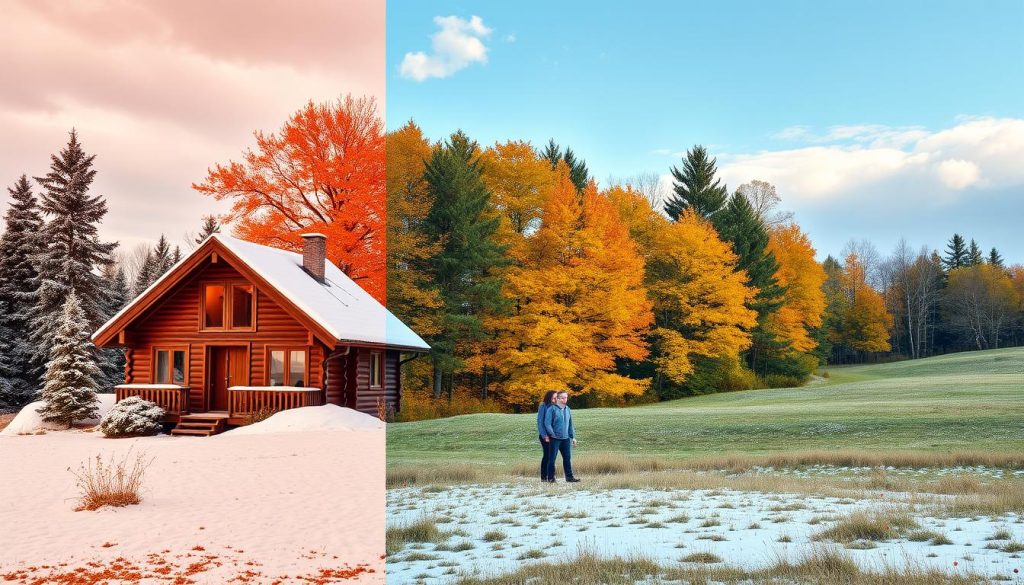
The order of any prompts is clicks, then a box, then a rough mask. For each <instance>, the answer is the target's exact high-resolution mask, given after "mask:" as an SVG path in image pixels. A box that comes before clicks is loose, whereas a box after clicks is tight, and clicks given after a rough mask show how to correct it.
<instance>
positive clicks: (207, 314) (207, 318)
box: [203, 284, 225, 329]
mask: <svg viewBox="0 0 1024 585" xmlns="http://www.w3.org/2000/svg"><path fill="white" fill-rule="evenodd" d="M203 290H204V294H203V305H204V309H205V310H204V311H203V314H204V318H203V319H204V320H203V327H205V328H207V329H213V328H220V327H223V326H224V305H225V303H224V285H223V284H208V285H206V286H205V287H204V289H203Z"/></svg>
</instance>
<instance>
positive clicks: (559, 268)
mask: <svg viewBox="0 0 1024 585" xmlns="http://www.w3.org/2000/svg"><path fill="white" fill-rule="evenodd" d="M643 278H644V262H643V258H642V257H641V256H640V255H639V253H638V252H637V248H636V245H635V244H634V243H633V241H632V240H631V239H630V237H629V232H628V230H627V229H626V227H625V226H624V225H623V224H622V221H621V219H620V217H619V214H618V210H617V209H616V207H615V206H614V204H612V202H610V201H609V200H608V199H607V198H606V197H604V196H602V195H601V194H599V193H598V192H597V188H596V186H595V185H594V184H593V183H591V184H590V185H589V186H588V187H587V188H586V189H584V191H583V194H582V197H580V196H579V195H578V194H577V191H576V187H575V185H574V184H573V182H572V180H571V179H570V177H569V169H568V167H566V166H565V165H564V164H560V166H559V168H558V176H557V184H556V185H555V187H554V189H553V190H552V191H551V194H550V197H549V198H548V200H547V202H546V203H545V205H544V207H543V211H542V219H541V224H540V227H539V229H538V230H537V231H536V232H535V233H533V234H531V235H529V236H528V237H526V238H525V244H524V247H523V250H522V256H521V258H520V262H519V265H518V266H517V267H515V268H513V269H511V270H509V273H508V275H507V280H506V289H505V295H506V296H507V297H508V299H509V300H510V302H511V303H512V304H513V306H514V308H513V309H512V314H511V315H510V316H508V317H507V318H506V319H504V320H502V321H501V322H500V327H501V329H500V331H499V332H498V337H499V340H500V341H499V342H498V346H497V350H496V352H495V356H494V358H495V363H496V364H497V367H498V369H499V371H500V372H501V373H502V374H504V375H505V376H506V377H507V378H508V381H507V382H506V383H505V384H504V387H503V390H502V395H503V397H504V399H505V400H506V401H508V402H509V403H512V404H532V403H533V402H535V401H536V396H537V393H538V389H572V390H575V391H581V392H592V393H594V394H597V395H600V396H604V397H621V396H624V395H627V394H641V393H643V392H644V390H645V389H646V385H647V384H646V381H645V380H638V379H632V378H628V377H626V376H622V375H619V374H618V373H616V371H615V363H616V360H617V359H622V358H626V359H634V360H640V359H643V358H644V357H646V355H647V347H646V342H645V339H644V333H645V332H646V330H647V328H648V326H649V325H650V324H651V322H652V321H653V316H652V314H651V303H650V301H649V300H648V299H647V295H646V290H645V288H644V286H643Z"/></svg>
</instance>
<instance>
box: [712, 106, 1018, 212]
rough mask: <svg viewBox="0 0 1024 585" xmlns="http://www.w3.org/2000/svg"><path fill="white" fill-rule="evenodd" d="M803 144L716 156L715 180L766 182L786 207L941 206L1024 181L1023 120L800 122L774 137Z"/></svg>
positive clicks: (736, 184) (734, 182)
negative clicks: (942, 124)
mask: <svg viewBox="0 0 1024 585" xmlns="http://www.w3.org/2000/svg"><path fill="white" fill-rule="evenodd" d="M784 136H785V137H789V138H790V139H800V140H803V141H805V142H809V143H812V144H811V145H809V146H803V147H800V148H790V149H785V150H766V151H761V152H757V153H750V154H748V153H738V154H737V153H734V154H722V155H720V156H719V157H718V160H719V167H720V171H721V176H722V178H723V179H724V180H725V181H727V182H728V183H729V185H732V186H738V185H740V184H741V183H745V182H749V181H751V180H753V179H761V180H765V181H769V182H771V183H773V184H775V186H776V187H778V189H779V192H780V193H785V194H786V197H787V200H788V201H789V202H790V204H796V205H800V204H822V203H828V202H835V201H838V200H859V201H869V200H871V199H872V198H877V199H878V200H879V201H881V200H886V201H887V202H892V201H893V198H894V197H897V196H898V197H899V198H901V199H902V201H904V202H905V203H907V204H924V205H929V206H935V205H948V204H950V203H952V202H955V201H957V200H958V199H959V198H960V197H962V192H964V191H967V190H972V189H980V190H998V189H1005V188H1013V187H1020V186H1024V165H1021V164H1020V162H1019V161H1021V160H1024V119H1017V118H968V119H962V120H960V121H959V123H958V124H956V125H955V126H953V127H951V128H947V129H943V130H938V131H928V130H925V129H922V128H919V127H887V126H881V125H858V126H833V127H831V128H828V129H827V130H826V131H825V132H824V133H820V134H815V133H814V132H812V131H811V129H809V128H807V127H805V126H794V127H790V128H787V129H785V130H783V131H782V132H780V133H778V134H776V135H775V137H777V138H780V137H784Z"/></svg>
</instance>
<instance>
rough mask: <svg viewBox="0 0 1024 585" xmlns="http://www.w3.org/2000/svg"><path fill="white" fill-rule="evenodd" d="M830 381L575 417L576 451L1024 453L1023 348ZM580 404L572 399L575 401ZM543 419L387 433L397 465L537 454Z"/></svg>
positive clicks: (402, 427) (854, 372)
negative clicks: (537, 427)
mask: <svg viewBox="0 0 1024 585" xmlns="http://www.w3.org/2000/svg"><path fill="white" fill-rule="evenodd" d="M830 374H831V375H830V378H829V380H828V381H827V382H825V383H823V384H818V385H814V386H807V387H802V388H782V389H775V390H751V391H745V392H733V393H726V394H714V395H709V396H698V397H693V398H685V399H682V400H675V401H672V402H664V403H660V404H655V405H646V406H638V407H633V408H598V409H589V410H576V411H574V418H575V420H576V428H577V437H578V438H579V441H580V444H579V446H578V448H577V452H576V453H577V456H578V457H584V456H586V455H587V454H597V453H641V454H645V455H654V456H659V457H672V458H690V457H699V456H707V455H716V454H723V453H748V454H762V453H772V452H783V451H795V450H806V449H862V450H867V451H884V450H893V449H911V450H921V451H926V452H948V451H954V450H981V451H986V452H992V453H1020V452H1022V451H1024V424H1022V423H1021V421H1022V420H1024V348H1010V349H1001V350H992V351H984V352H965V353H959V354H951V355H946V356H939V357H934V358H927V359H922V360H916V361H904V362H898V363H890V364H879V365H866V366H849V367H842V368H832V369H830ZM570 405H571V400H570ZM535 433H536V431H535V415H534V414H521V415H510V414H477V415H466V416H459V417H453V418H448V419H439V420H432V421H420V422H412V423H397V424H392V425H389V426H388V434H387V441H388V465H389V466H395V465H410V464H412V465H415V464H431V463H441V462H446V463H451V462H461V463H471V464H479V465H493V464H499V465H505V464H508V463H511V462H516V461H529V460H532V459H535V458H536V457H537V456H538V453H539V448H538V445H537V437H536V434H535Z"/></svg>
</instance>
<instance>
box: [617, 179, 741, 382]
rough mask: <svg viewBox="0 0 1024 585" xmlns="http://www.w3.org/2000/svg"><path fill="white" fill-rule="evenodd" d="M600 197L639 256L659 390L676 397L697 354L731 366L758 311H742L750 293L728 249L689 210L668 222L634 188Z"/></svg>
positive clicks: (709, 226)
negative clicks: (648, 302) (615, 211)
mask: <svg viewBox="0 0 1024 585" xmlns="http://www.w3.org/2000/svg"><path fill="white" fill-rule="evenodd" d="M606 194H607V197H608V198H609V199H610V200H611V201H613V202H614V203H615V204H616V205H617V206H618V208H619V210H620V214H621V215H622V217H623V218H624V221H626V223H627V224H628V225H629V229H630V233H631V234H632V236H633V238H634V239H635V240H636V242H637V243H638V244H639V247H640V250H641V251H642V253H643V254H644V256H645V261H646V277H645V278H646V284H647V288H648V291H649V296H650V299H651V300H652V301H653V303H654V314H655V329H654V331H653V335H652V338H653V341H654V347H653V354H652V358H651V361H652V363H653V364H654V366H655V368H656V374H657V375H656V378H655V390H656V391H657V392H658V395H659V396H660V397H662V398H674V397H677V396H679V395H681V394H683V393H684V392H682V391H681V386H682V385H683V384H685V383H686V382H687V380H688V379H689V377H690V376H691V375H692V374H693V373H694V370H695V364H696V362H697V361H698V360H700V359H702V358H707V359H713V360H719V361H721V362H723V363H728V364H731V365H732V366H734V367H736V368H738V367H739V363H738V356H739V352H741V351H743V350H744V349H746V348H747V347H749V346H750V330H751V328H753V327H754V325H755V324H756V322H757V313H755V312H754V311H752V310H750V309H748V308H747V304H748V303H749V302H750V301H751V300H752V299H753V298H754V294H755V293H756V292H757V291H756V290H755V289H753V288H750V287H749V286H747V283H746V275H745V274H743V273H742V272H737V271H736V262H737V257H736V254H735V253H734V252H733V251H732V246H731V245H730V244H729V243H727V242H723V241H722V240H721V239H720V238H719V237H718V233H717V232H716V231H715V228H714V227H713V226H712V225H711V224H710V223H709V222H707V221H705V220H704V219H702V218H700V217H698V216H697V215H695V214H694V213H693V212H692V211H686V212H683V213H682V214H681V215H680V216H679V219H678V221H676V222H670V221H668V219H667V218H665V216H663V215H661V214H660V213H657V212H656V211H654V210H653V209H652V208H651V206H650V203H649V202H648V201H647V199H646V198H644V197H643V195H641V194H640V193H639V192H637V191H633V190H632V189H629V188H625V189H623V188H621V187H613V188H611V189H609V190H608V191H607V192H606Z"/></svg>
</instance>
